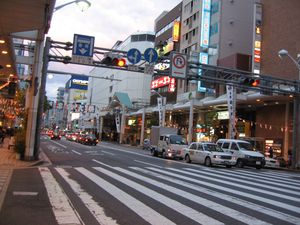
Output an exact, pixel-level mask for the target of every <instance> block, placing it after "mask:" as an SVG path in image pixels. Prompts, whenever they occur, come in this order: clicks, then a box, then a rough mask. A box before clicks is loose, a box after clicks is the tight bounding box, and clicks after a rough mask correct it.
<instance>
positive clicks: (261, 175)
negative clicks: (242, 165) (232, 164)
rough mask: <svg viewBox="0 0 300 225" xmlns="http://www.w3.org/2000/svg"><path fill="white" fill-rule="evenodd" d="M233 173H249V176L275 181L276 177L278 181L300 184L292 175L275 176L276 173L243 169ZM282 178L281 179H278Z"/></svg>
mask: <svg viewBox="0 0 300 225" xmlns="http://www.w3.org/2000/svg"><path fill="white" fill-rule="evenodd" d="M232 173H234V174H242V175H244V176H245V175H247V176H248V177H254V178H257V177H258V176H259V177H260V178H263V179H264V180H271V181H273V180H274V179H276V183H277V182H279V183H284V184H292V185H294V186H298V187H299V186H300V181H297V180H295V179H294V180H293V179H291V178H290V177H289V178H284V177H282V176H281V175H280V174H278V175H276V177H274V175H269V173H264V172H260V173H251V172H248V171H245V170H243V171H242V172H238V171H232ZM290 176H292V174H290ZM278 178H280V179H278Z"/></svg>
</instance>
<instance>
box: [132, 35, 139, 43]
mask: <svg viewBox="0 0 300 225" xmlns="http://www.w3.org/2000/svg"><path fill="white" fill-rule="evenodd" d="M137 41H139V36H138V35H131V42H137Z"/></svg>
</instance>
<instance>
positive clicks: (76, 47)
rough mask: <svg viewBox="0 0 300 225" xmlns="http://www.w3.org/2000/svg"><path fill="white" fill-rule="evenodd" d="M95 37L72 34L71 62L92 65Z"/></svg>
mask: <svg viewBox="0 0 300 225" xmlns="http://www.w3.org/2000/svg"><path fill="white" fill-rule="evenodd" d="M94 42H95V37H91V36H86V35H80V34H74V40H73V51H72V62H74V63H80V64H89V65H91V64H93V53H94Z"/></svg>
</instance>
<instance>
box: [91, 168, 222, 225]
mask: <svg viewBox="0 0 300 225" xmlns="http://www.w3.org/2000/svg"><path fill="white" fill-rule="evenodd" d="M101 164H102V163H101ZM103 165H106V164H104V163H103ZM106 166H107V165H106ZM93 168H94V169H95V170H98V171H99V172H101V173H104V174H106V175H107V176H110V177H111V178H113V179H115V180H117V181H119V182H122V183H123V184H126V185H127V186H129V187H131V188H133V189H135V190H137V191H139V192H141V193H142V194H144V195H146V196H148V197H150V198H152V199H154V200H156V201H158V202H159V203H161V204H164V205H166V206H168V207H169V208H171V209H172V210H174V211H177V212H179V213H180V214H182V215H184V216H186V217H188V218H190V219H191V220H194V221H196V222H198V223H200V224H210V225H212V224H223V223H222V222H220V221H218V220H216V219H214V218H211V217H209V216H207V215H205V214H203V213H201V212H198V211H196V210H194V209H193V208H191V207H188V206H186V205H184V204H182V203H180V202H178V201H175V200H173V199H171V198H168V197H166V196H164V195H162V194H160V193H158V192H156V191H153V190H151V189H150V188H147V187H144V186H143V185H140V184H138V183H136V182H134V181H131V180H129V179H127V178H125V177H122V176H120V175H118V174H116V173H113V172H110V171H108V170H106V169H104V168H102V167H93ZM111 168H113V169H116V168H114V167H111ZM160 224H164V223H162V222H160Z"/></svg>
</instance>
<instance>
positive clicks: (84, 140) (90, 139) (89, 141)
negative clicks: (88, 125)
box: [80, 134, 99, 145]
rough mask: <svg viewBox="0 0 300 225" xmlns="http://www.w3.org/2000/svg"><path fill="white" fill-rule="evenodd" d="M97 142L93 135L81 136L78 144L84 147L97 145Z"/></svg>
mask: <svg viewBox="0 0 300 225" xmlns="http://www.w3.org/2000/svg"><path fill="white" fill-rule="evenodd" d="M98 142H99V141H98V139H97V138H96V136H95V135H94V134H86V135H82V136H81V139H80V143H81V144H85V145H97V144H98Z"/></svg>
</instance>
